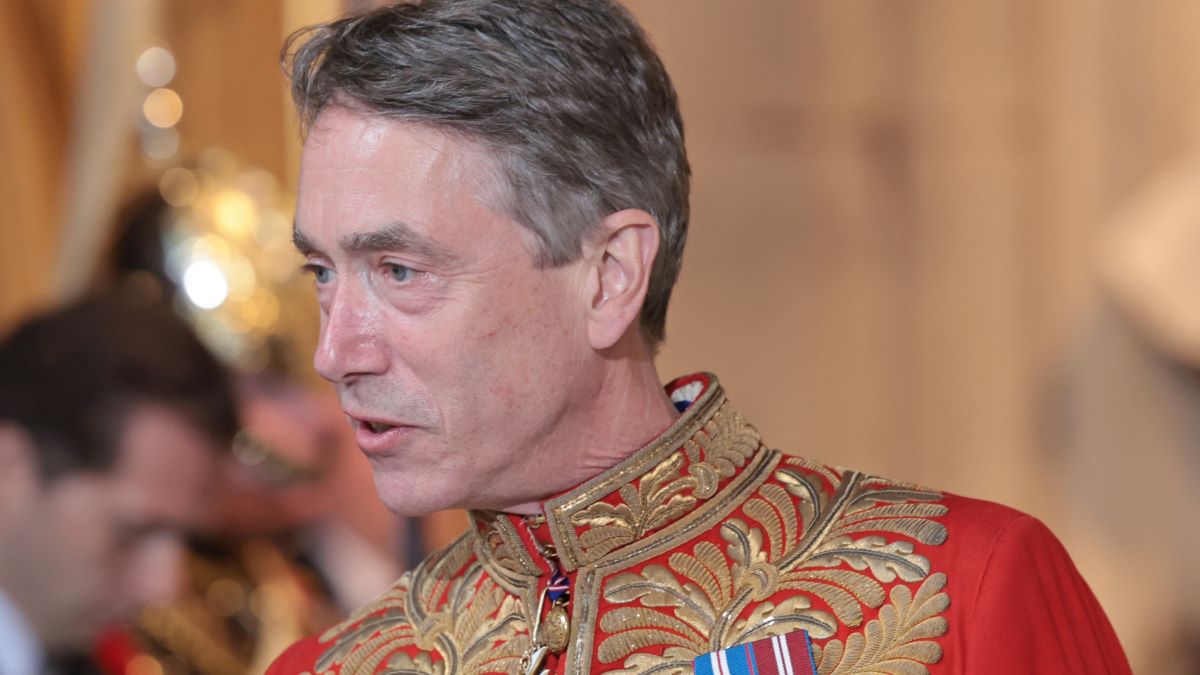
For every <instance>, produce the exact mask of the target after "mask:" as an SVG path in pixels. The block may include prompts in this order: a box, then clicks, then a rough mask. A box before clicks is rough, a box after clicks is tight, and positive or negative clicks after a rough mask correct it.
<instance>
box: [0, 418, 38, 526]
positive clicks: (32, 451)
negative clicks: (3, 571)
mask: <svg viewBox="0 0 1200 675" xmlns="http://www.w3.org/2000/svg"><path fill="white" fill-rule="evenodd" d="M40 473H41V472H40V471H39V470H38V461H37V446H35V445H34V443H33V439H32V438H31V437H30V436H29V434H28V433H27V432H26V431H25V430H24V429H22V428H21V427H19V426H16V425H15V424H11V423H8V422H0V533H3V532H4V531H5V530H7V529H8V527H9V526H10V525H11V524H12V523H13V522H17V521H19V520H20V519H21V518H22V517H23V514H24V513H25V511H26V510H27V509H28V507H29V506H30V505H32V504H33V502H34V500H35V499H36V498H37V495H38V494H39V493H40V492H41V490H42V479H41V475H40ZM10 521H12V522H10Z"/></svg>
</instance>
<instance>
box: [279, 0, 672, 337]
mask: <svg viewBox="0 0 1200 675" xmlns="http://www.w3.org/2000/svg"><path fill="white" fill-rule="evenodd" d="M284 60H285V64H286V65H287V66H288V70H289V75H290V77H291V83H292V96H293V98H294V100H295V102H296V107H297V109H298V111H299V113H300V117H301V120H302V123H303V124H304V125H305V127H306V128H307V127H308V126H310V125H311V124H312V123H313V122H314V120H315V119H316V118H317V116H318V115H319V114H320V112H321V110H323V109H324V108H325V107H326V106H328V105H331V104H332V105H343V106H349V107H351V108H354V109H358V110H362V111H364V112H366V113H368V114H378V115H382V116H385V117H388V118H393V119H397V120H404V121H412V122H417V123H424V124H429V125H432V126H434V127H437V128H442V129H447V130H450V131H454V132H457V133H460V134H462V135H464V136H465V137H466V138H468V139H470V140H472V141H474V142H477V143H480V144H481V145H482V147H484V148H486V149H487V150H488V151H490V152H491V153H492V155H493V156H494V157H495V159H496V160H497V162H498V166H499V167H500V170H501V174H502V176H503V179H504V182H506V183H507V190H504V191H502V192H505V193H506V194H505V195H504V198H503V201H504V204H502V207H503V208H504V209H505V210H506V211H507V212H508V214H509V215H510V216H511V217H512V218H513V219H514V220H516V221H517V222H519V223H521V224H523V225H525V226H526V227H528V228H529V229H530V230H531V231H532V232H533V233H534V234H535V235H536V237H537V239H538V242H539V250H538V251H537V256H536V260H537V262H538V264H540V265H549V266H554V265H562V264H566V263H568V262H571V261H573V260H577V259H578V257H579V255H580V254H581V252H582V249H581V245H582V241H583V238H584V237H585V236H586V235H587V234H589V233H590V232H592V231H593V230H594V228H596V227H597V226H598V225H599V224H600V222H601V221H602V220H603V219H604V218H605V217H606V216H608V215H610V214H613V213H616V212H617V211H620V210H622V209H626V208H639V209H644V210H646V211H647V212H649V213H650V214H651V215H652V216H654V218H655V219H656V220H657V221H658V226H659V234H660V238H661V243H660V245H659V251H658V256H657V258H656V259H655V261H654V268H653V271H652V273H651V277H650V287H649V291H648V293H647V296H646V302H645V305H644V306H643V307H642V315H641V327H642V331H643V333H644V335H645V337H646V339H647V340H648V341H649V342H650V343H651V344H652V345H655V344H658V343H659V342H661V341H662V339H663V336H664V324H665V322H666V313H667V303H668V301H669V299H670V295H671V288H672V287H673V286H674V284H675V280H676V279H677V278H678V276H679V265H680V260H681V258H682V256H683V245H684V241H685V239H686V238H687V222H688V183H689V175H690V170H689V168H688V161H687V154H686V152H685V150H684V145H683V121H682V119H681V118H680V115H679V104H678V100H677V97H676V94H675V89H674V87H673V86H672V85H671V81H670V78H668V76H667V73H666V70H665V68H663V65H662V62H661V61H660V60H659V58H658V56H657V55H656V54H655V53H654V50H653V49H652V48H651V47H650V45H649V43H648V40H647V38H646V36H645V34H644V33H643V32H642V30H641V28H640V27H639V26H638V25H637V22H636V21H635V20H634V19H633V17H632V16H631V15H630V14H629V12H628V11H627V10H625V9H624V8H623V7H621V6H620V5H618V4H616V3H615V2H612V1H611V0H425V1H424V2H419V3H401V4H396V5H392V6H388V7H382V8H380V9H377V10H374V11H372V12H370V13H367V14H363V15H360V16H352V17H347V18H344V19H341V20H338V21H334V22H332V23H329V24H322V25H318V26H314V27H310V28H307V29H305V30H303V31H300V32H298V33H296V34H293V35H292V36H291V37H290V38H289V39H288V41H287V44H286V45H285V46H284Z"/></svg>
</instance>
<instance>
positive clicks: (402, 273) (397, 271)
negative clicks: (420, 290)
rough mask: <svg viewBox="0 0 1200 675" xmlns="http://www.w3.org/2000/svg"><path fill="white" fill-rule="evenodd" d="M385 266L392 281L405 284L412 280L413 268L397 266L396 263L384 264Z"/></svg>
mask: <svg viewBox="0 0 1200 675" xmlns="http://www.w3.org/2000/svg"><path fill="white" fill-rule="evenodd" d="M383 266H384V267H385V268H386V269H387V273H388V276H390V277H391V278H392V281H397V282H401V283H403V282H406V281H411V280H412V276H413V269H412V268H411V267H405V266H404V265H397V264H396V263H384V265H383Z"/></svg>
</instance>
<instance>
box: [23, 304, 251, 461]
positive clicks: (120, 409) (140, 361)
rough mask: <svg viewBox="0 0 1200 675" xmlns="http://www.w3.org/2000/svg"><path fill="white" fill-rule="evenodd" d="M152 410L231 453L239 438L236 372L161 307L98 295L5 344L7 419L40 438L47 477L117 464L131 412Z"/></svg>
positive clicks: (35, 322) (29, 324) (38, 320)
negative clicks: (232, 378) (163, 411)
mask: <svg viewBox="0 0 1200 675" xmlns="http://www.w3.org/2000/svg"><path fill="white" fill-rule="evenodd" d="M145 404H159V405H163V406H166V407H167V408H168V409H170V410H172V411H175V412H176V413H178V414H179V415H181V416H182V417H183V418H184V419H186V420H187V421H188V422H190V423H191V424H192V425H193V426H194V427H195V429H196V430H197V431H198V432H200V433H201V434H203V435H204V436H207V437H208V438H209V439H211V440H212V441H213V442H214V443H216V444H218V445H220V446H223V447H228V445H229V443H230V442H231V441H232V439H233V436H234V434H235V433H236V432H237V426H238V423H237V412H236V409H235V407H234V399H233V394H232V391H231V388H230V382H229V376H228V374H227V373H226V371H225V369H224V368H223V367H222V366H221V365H220V364H219V363H218V362H217V361H216V359H215V358H213V356H212V355H211V354H210V353H209V352H208V350H207V349H205V348H204V346H203V345H202V344H201V343H200V341H199V340H198V339H197V338H196V336H195V335H194V334H193V333H192V331H191V329H190V328H189V327H188V325H187V324H186V323H184V321H183V320H182V319H180V318H179V317H178V316H176V315H175V314H174V313H173V312H172V311H171V310H170V309H168V308H167V307H166V306H164V305H162V304H161V303H149V302H143V301H138V300H134V299H132V298H129V297H126V296H121V295H116V294H105V295H98V296H93V297H90V298H86V299H84V300H81V301H78V302H76V303H74V304H72V305H70V306H68V307H65V308H63V309H59V310H56V311H52V312H49V313H46V314H43V315H41V316H38V317H35V318H33V319H31V320H29V321H26V322H25V323H23V324H21V325H20V326H18V327H17V328H16V330H14V331H13V332H12V333H11V334H9V335H8V336H7V337H6V338H4V340H3V341H2V342H0V422H8V423H13V424H16V425H17V426H19V427H21V428H22V429H24V430H25V431H26V432H28V433H29V434H30V435H31V436H32V438H33V441H34V443H35V444H36V445H37V448H38V461H39V466H40V468H41V472H42V475H43V477H45V478H46V479H53V478H57V477H59V476H61V475H63V474H67V473H72V472H77V471H102V470H105V469H108V468H109V467H111V466H112V465H113V464H114V463H115V462H116V459H117V453H118V450H119V448H118V443H119V441H120V435H121V433H122V431H123V430H124V426H125V423H126V421H127V419H128V417H129V415H130V413H131V412H132V411H133V410H134V409H135V408H136V407H137V406H140V405H145Z"/></svg>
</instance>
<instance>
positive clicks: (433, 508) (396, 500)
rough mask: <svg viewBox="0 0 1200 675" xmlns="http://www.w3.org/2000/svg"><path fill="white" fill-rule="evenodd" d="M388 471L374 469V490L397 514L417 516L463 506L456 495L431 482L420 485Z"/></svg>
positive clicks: (390, 509)
mask: <svg viewBox="0 0 1200 675" xmlns="http://www.w3.org/2000/svg"><path fill="white" fill-rule="evenodd" d="M389 473H390V472H386V471H379V470H376V471H375V492H376V493H377V494H378V495H379V500H380V501H381V502H383V505H384V506H386V507H387V508H388V510H389V511H391V512H392V513H394V514H396V515H398V516H407V517H410V518H419V517H421V516H427V515H429V514H431V513H436V512H438V511H444V510H446V509H454V508H463V507H462V506H461V504H460V500H459V499H458V498H457V495H453V494H450V493H449V492H448V491H445V490H439V489H437V488H436V487H435V486H434V485H433V484H432V483H431V482H424V483H422V484H420V485H416V484H414V483H413V481H412V480H411V479H409V480H402V479H397V478H396V477H395V476H391V475H389Z"/></svg>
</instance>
